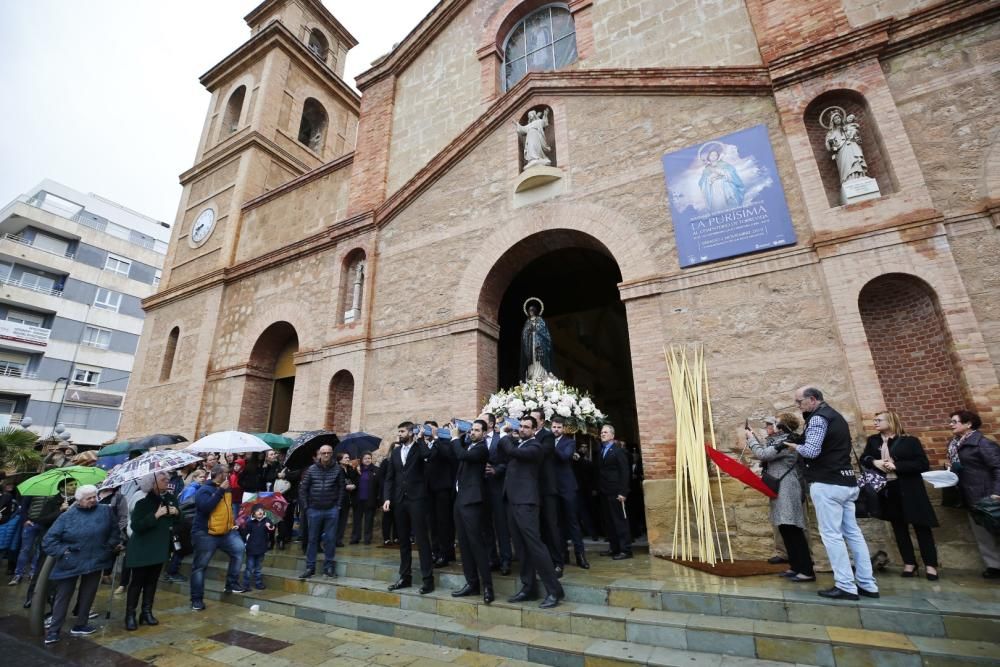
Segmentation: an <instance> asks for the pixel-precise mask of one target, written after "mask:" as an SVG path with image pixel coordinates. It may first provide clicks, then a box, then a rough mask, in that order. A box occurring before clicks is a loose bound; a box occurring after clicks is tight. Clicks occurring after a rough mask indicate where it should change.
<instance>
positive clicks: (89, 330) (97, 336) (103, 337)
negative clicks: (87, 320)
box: [80, 326, 111, 350]
mask: <svg viewBox="0 0 1000 667" xmlns="http://www.w3.org/2000/svg"><path fill="white" fill-rule="evenodd" d="M80 342H81V343H83V344H84V345H88V346H90V347H97V348H100V349H102V350H106V349H108V347H109V346H110V345H111V330H110V329H102V328H100V327H91V326H88V327H86V328H85V329H84V330H83V339H82V340H81V341H80Z"/></svg>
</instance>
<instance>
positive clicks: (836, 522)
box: [789, 386, 879, 600]
mask: <svg viewBox="0 0 1000 667" xmlns="http://www.w3.org/2000/svg"><path fill="white" fill-rule="evenodd" d="M795 404H796V405H797V406H799V409H800V410H802V418H803V420H804V421H805V422H806V429H805V438H804V442H802V443H799V444H797V443H793V442H790V441H789V447H792V448H794V449H796V450H797V451H798V453H799V455H800V456H802V458H803V460H804V461H805V477H806V481H807V482H808V483H809V497H810V498H811V499H812V502H813V506H814V507H815V508H816V520H817V521H818V522H819V534H820V537H822V538H823V546H824V547H826V553H827V556H828V557H829V559H830V566H831V567H832V568H833V578H834V582H835V585H834V587H833V588H829V589H826V590H821V591H819V595H821V596H823V597H825V598H830V599H833V600H857V599H859V598H858V596H859V594H860V595H863V596H865V597H870V598H877V597H878V596H879V593H878V584H877V583H876V582H875V576H874V574H873V572H872V561H871V556H870V554H869V552H868V544H867V543H866V542H865V536H864V535H863V534H862V533H861V529H860V528H859V527H858V521H857V519H856V518H855V515H854V501H856V500H857V499H858V495H859V493H860V491H859V489H858V483H857V478H856V476H855V474H854V468H853V467H852V466H851V431H850V428H849V427H848V426H847V421H846V420H845V419H844V417H843V416H842V415H841V414H840V413H839V412H837V411H836V410H834V409H833V408H831V407H830V406H829V405H827V404H826V402H825V401H824V400H823V392H821V391H820V390H819V389H817V388H815V387H808V386H806V387H800V388H799V389H798V390H797V391H796V392H795ZM848 550H850V553H851V556H853V557H854V566H855V571H853V572H852V571H851V559H850V557H849V556H848Z"/></svg>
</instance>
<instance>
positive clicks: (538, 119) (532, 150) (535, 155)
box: [514, 109, 552, 169]
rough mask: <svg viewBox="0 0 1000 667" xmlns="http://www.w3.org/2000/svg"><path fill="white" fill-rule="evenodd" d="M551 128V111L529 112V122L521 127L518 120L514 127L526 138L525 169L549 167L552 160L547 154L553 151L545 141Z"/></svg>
mask: <svg viewBox="0 0 1000 667" xmlns="http://www.w3.org/2000/svg"><path fill="white" fill-rule="evenodd" d="M548 126H549V110H548V109H545V110H544V111H541V112H539V111H536V110H534V109H532V110H531V111H529V112H528V122H527V123H525V124H524V125H521V124H520V123H518V122H517V121H516V120H515V121H514V127H515V128H516V131H517V134H518V135H519V136H520V135H523V136H524V168H525V169H530V168H531V167H535V166H538V165H542V166H546V167H547V166H548V165H550V164H552V160H550V159H549V158H548V156H547V155H546V154H545V153H546V151H549V150H551V148H550V147H549V144H548V142H547V141H546V140H545V128H546V127H548Z"/></svg>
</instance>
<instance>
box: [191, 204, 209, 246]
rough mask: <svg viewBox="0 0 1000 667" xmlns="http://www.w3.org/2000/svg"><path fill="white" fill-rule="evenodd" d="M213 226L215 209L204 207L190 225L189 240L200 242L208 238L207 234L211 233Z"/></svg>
mask: <svg viewBox="0 0 1000 667" xmlns="http://www.w3.org/2000/svg"><path fill="white" fill-rule="evenodd" d="M214 227H215V211H214V210H213V209H210V208H206V209H205V210H204V211H202V212H201V213H199V214H198V217H197V218H195V221H194V224H193V225H192V226H191V241H192V242H193V243H201V242H202V241H204V240H205V239H207V238H208V235H209V234H211V233H212V229H213V228H214Z"/></svg>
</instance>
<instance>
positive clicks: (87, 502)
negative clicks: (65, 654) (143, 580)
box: [42, 484, 121, 644]
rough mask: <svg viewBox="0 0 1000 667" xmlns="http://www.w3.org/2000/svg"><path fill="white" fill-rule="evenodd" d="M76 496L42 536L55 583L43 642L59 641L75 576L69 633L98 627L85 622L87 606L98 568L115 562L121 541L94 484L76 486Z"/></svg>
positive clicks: (94, 591)
mask: <svg viewBox="0 0 1000 667" xmlns="http://www.w3.org/2000/svg"><path fill="white" fill-rule="evenodd" d="M75 498H76V502H75V503H74V504H73V505H72V506H70V508H69V509H67V510H66V511H65V512H63V513H62V514H61V515H59V518H58V519H56V520H55V523H53V524H52V527H51V528H49V531H48V532H47V533H46V534H45V538H44V539H43V540H42V549H43V550H44V551H45V553H46V554H48V555H49V556H52V558H54V559H55V561H56V563H55V566H54V567H53V568H52V573H51V574H50V575H49V579H50V580H51V581H54V582H55V585H56V599H55V602H54V603H53V605H52V624H51V625H50V626H49V629H48V630H47V631H46V633H45V643H46V644H53V643H55V642H57V641H59V631H60V630H61V629H62V624H63V621H65V620H66V610H67V609H68V607H69V600H70V598H71V597H72V595H73V590H74V589H75V588H76V583H77V579H79V580H80V593H79V595H78V596H77V605H78V607H79V609H78V614H77V619H76V625H74V626H73V627H72V629H71V630H70V634H71V635H73V636H85V635H91V634H93V633H94V632H96V631H97V628H95V627H93V626H91V625H88V624H87V620H88V618H89V617H90V608H91V606H92V605H93V604H94V597H95V596H96V595H97V588H98V586H99V585H100V583H101V571H102V570H104V568H106V567H110V566H111V564H112V563H113V562H114V553H115V549H116V548H117V547H118V545H119V543H120V542H121V536H120V533H119V531H118V525H117V524H116V523H115V519H114V516H113V514H112V512H111V508H110V507H108V506H107V505H99V504H98V503H97V487H96V486H92V485H90V484H85V485H83V486H81V487H78V488H77V490H76V495H75Z"/></svg>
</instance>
